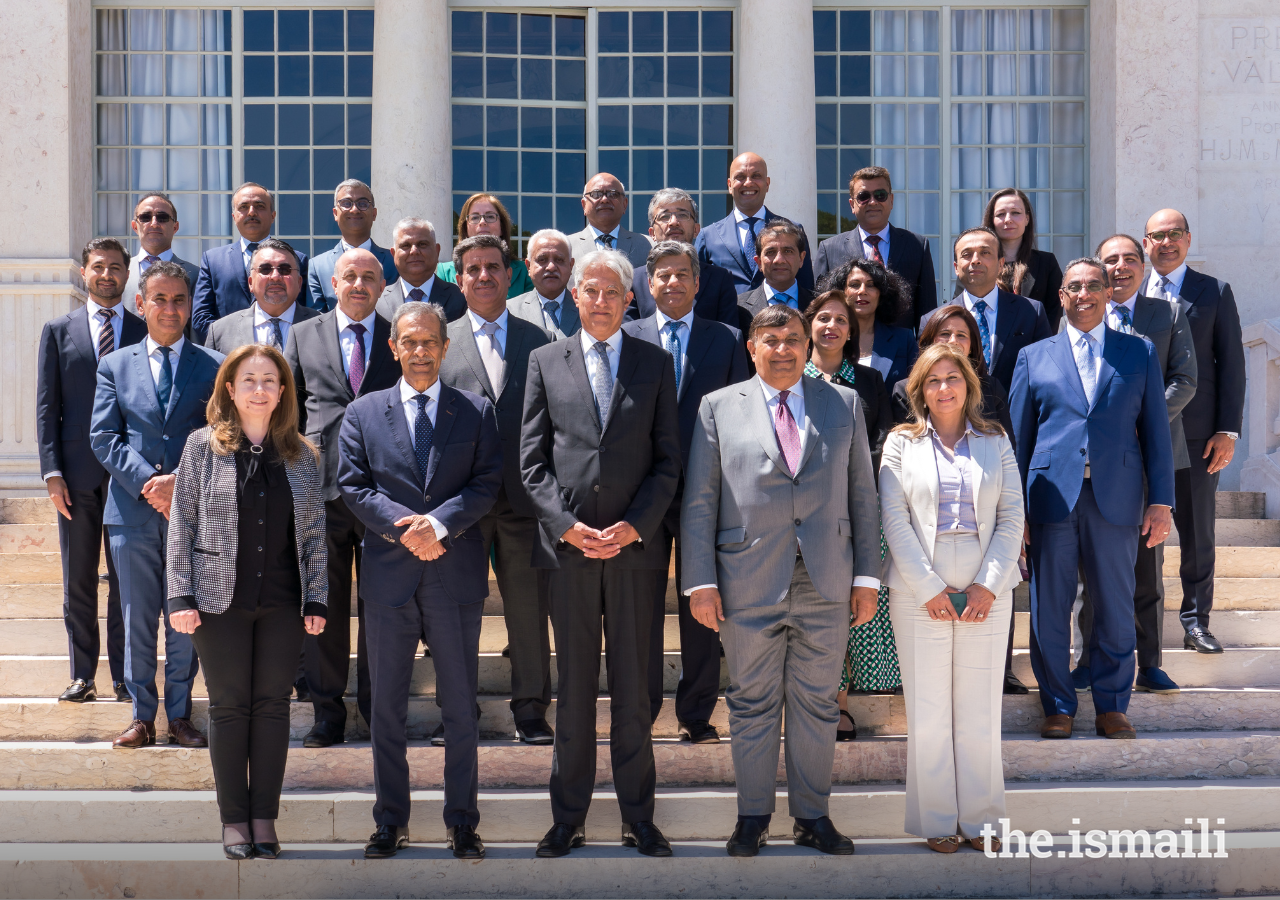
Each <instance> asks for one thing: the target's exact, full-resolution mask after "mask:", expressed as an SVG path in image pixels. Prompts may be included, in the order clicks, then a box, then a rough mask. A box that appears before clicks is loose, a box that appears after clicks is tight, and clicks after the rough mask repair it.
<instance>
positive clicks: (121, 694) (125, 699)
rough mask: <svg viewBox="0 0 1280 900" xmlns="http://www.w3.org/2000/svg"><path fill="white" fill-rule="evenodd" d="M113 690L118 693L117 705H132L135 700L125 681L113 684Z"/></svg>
mask: <svg viewBox="0 0 1280 900" xmlns="http://www.w3.org/2000/svg"><path fill="white" fill-rule="evenodd" d="M111 689H112V690H113V691H115V692H116V702H117V703H131V702H132V701H133V698H132V697H130V696H129V686H128V685H127V684H125V683H124V682H123V681H113V682H111Z"/></svg>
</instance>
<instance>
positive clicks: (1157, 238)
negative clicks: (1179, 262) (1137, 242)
mask: <svg viewBox="0 0 1280 900" xmlns="http://www.w3.org/2000/svg"><path fill="white" fill-rule="evenodd" d="M1186 236H1187V232H1186V229H1183V228H1173V229H1170V230H1169V231H1148V232H1147V237H1148V238H1150V239H1151V241H1152V243H1156V244H1158V243H1160V242H1161V241H1163V240H1164V239H1165V238H1168V239H1169V240H1171V241H1173V243H1175V244H1176V243H1178V241H1180V240H1182V239H1183V238H1184V237H1186Z"/></svg>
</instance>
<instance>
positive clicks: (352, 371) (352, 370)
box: [347, 322, 367, 395]
mask: <svg viewBox="0 0 1280 900" xmlns="http://www.w3.org/2000/svg"><path fill="white" fill-rule="evenodd" d="M347 328H349V329H351V333H352V334H354V335H355V336H356V341H355V343H354V344H352V345H351V362H350V363H348V365H347V382H348V383H349V384H350V385H351V393H353V394H356V395H359V393H360V382H362V381H364V333H365V331H366V330H367V329H366V328H365V327H364V326H363V325H361V324H360V323H359V322H353V323H352V324H350V325H348V326H347Z"/></svg>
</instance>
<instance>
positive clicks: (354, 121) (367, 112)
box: [347, 103, 373, 144]
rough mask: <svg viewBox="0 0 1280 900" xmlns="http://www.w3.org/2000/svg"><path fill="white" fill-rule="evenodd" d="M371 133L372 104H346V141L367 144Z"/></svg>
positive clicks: (370, 139)
mask: <svg viewBox="0 0 1280 900" xmlns="http://www.w3.org/2000/svg"><path fill="white" fill-rule="evenodd" d="M372 133H373V105H372V104H370V103H349V104H347V143H349V144H369V143H371V142H372Z"/></svg>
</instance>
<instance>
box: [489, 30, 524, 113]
mask: <svg viewBox="0 0 1280 900" xmlns="http://www.w3.org/2000/svg"><path fill="white" fill-rule="evenodd" d="M489 15H493V14H492V13H490V14H489ZM512 18H515V17H514V16H512ZM516 70H517V62H516V60H514V59H511V58H509V57H502V56H487V57H485V75H486V77H487V80H488V85H487V87H486V90H485V96H486V97H490V98H495V97H496V98H502V99H511V100H514V99H516V96H517V95H516Z"/></svg>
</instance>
